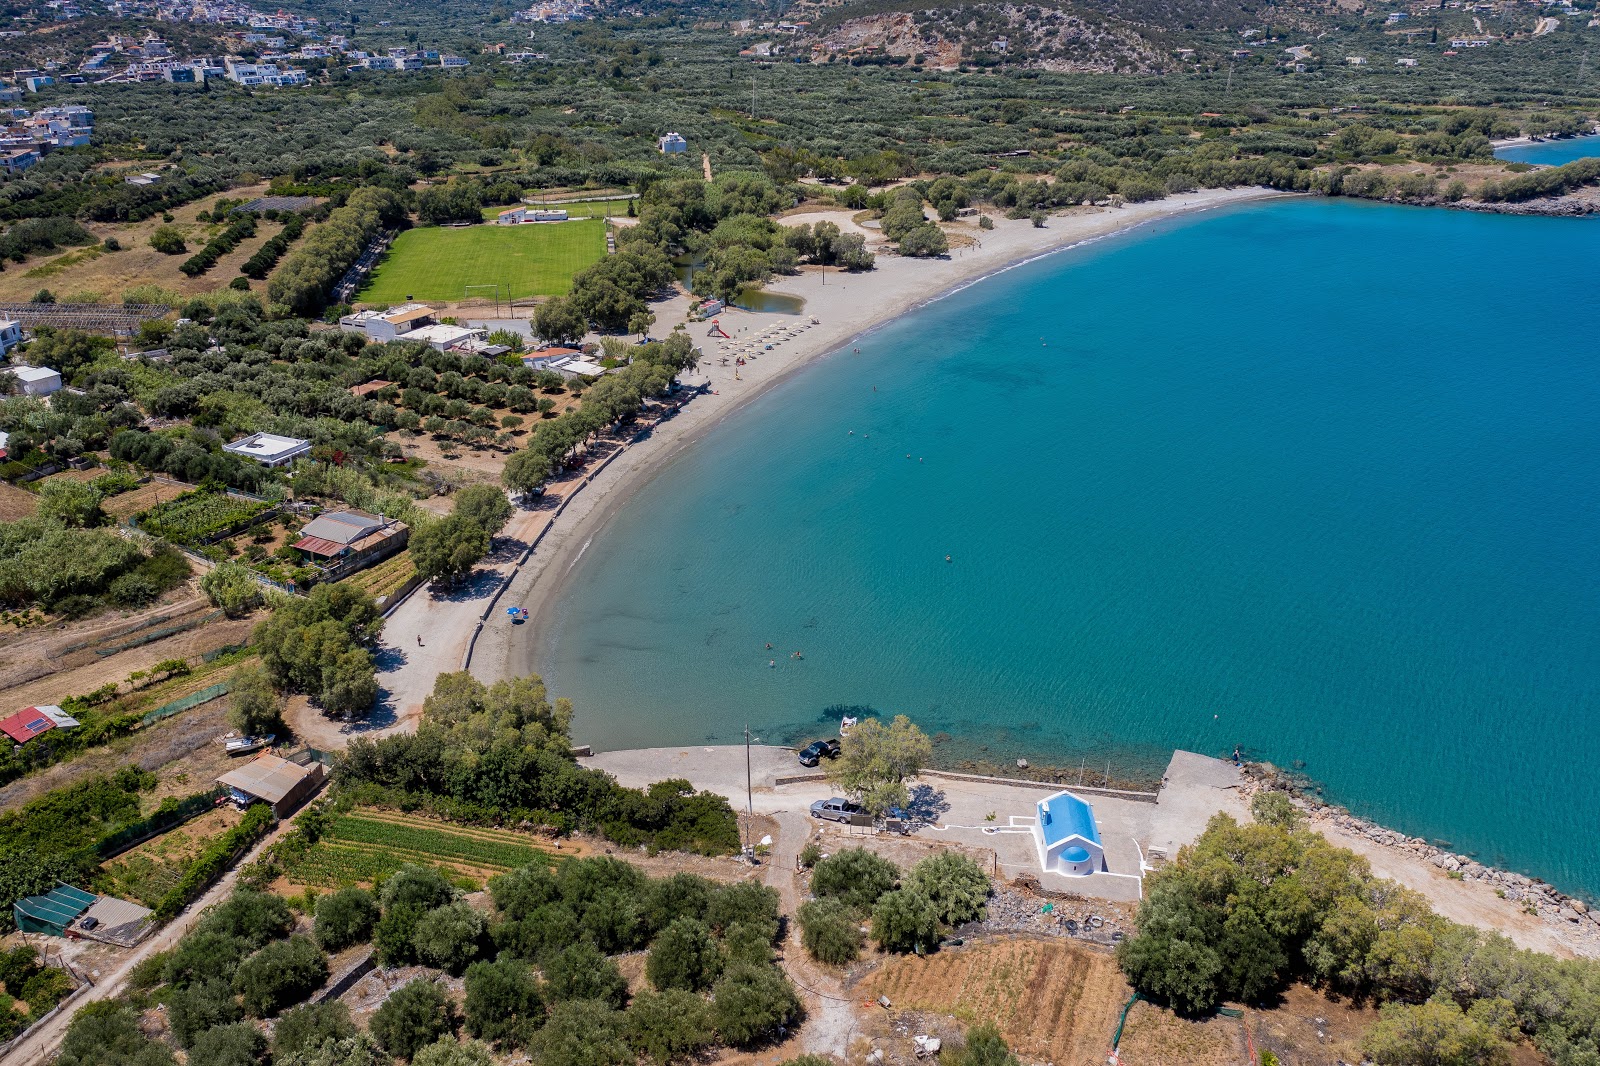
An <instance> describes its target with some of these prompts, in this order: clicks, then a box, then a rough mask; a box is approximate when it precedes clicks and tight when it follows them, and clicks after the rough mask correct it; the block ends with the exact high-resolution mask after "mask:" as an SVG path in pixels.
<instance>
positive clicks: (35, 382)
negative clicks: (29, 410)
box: [11, 366, 61, 396]
mask: <svg viewBox="0 0 1600 1066" xmlns="http://www.w3.org/2000/svg"><path fill="white" fill-rule="evenodd" d="M11 376H12V377H14V378H16V379H17V385H18V386H19V387H20V388H21V389H22V392H23V394H24V395H26V396H48V395H50V394H51V393H52V392H58V391H59V390H60V389H61V375H60V374H58V373H56V372H55V371H54V370H51V369H50V368H49V367H47V366H14V367H12V368H11Z"/></svg>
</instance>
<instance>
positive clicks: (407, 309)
mask: <svg viewBox="0 0 1600 1066" xmlns="http://www.w3.org/2000/svg"><path fill="white" fill-rule="evenodd" d="M433 323H434V310H433V308H431V307H429V306H427V305H426V304H401V305H400V306H399V307H391V308H389V309H388V310H387V311H357V312H356V313H355V314H353V315H345V316H344V317H343V318H341V319H339V328H340V329H344V330H348V331H350V332H351V333H365V334H366V335H367V339H368V340H370V341H376V342H379V343H382V342H384V341H393V340H399V339H400V335H401V334H402V333H409V332H411V331H412V330H417V329H421V328H422V327H423V326H431V325H432V324H433Z"/></svg>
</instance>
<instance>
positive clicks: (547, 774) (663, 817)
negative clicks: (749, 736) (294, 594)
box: [269, 586, 759, 950]
mask: <svg viewBox="0 0 1600 1066" xmlns="http://www.w3.org/2000/svg"><path fill="white" fill-rule="evenodd" d="M321 587H323V586H319V590H318V591H320V588H321ZM335 587H338V586H335ZM315 595H316V593H315V592H313V598H314V597H315ZM280 613H281V612H280ZM269 667H270V662H269ZM571 720H572V705H571V704H570V703H569V702H568V701H566V700H561V699H557V700H554V701H552V700H551V699H549V697H548V694H547V693H546V691H545V688H544V684H543V682H542V681H540V680H539V678H538V677H534V676H530V677H521V678H513V679H510V680H506V681H500V682H497V683H496V684H494V685H492V686H489V687H485V686H484V685H483V684H482V683H481V682H479V681H477V680H476V679H474V678H472V677H471V675H469V674H465V673H458V674H441V675H440V676H439V677H438V678H437V679H436V680H435V682H434V692H433V694H432V695H431V696H429V698H428V700H427V701H426V702H425V704H424V706H423V714H422V722H421V724H420V726H419V728H418V730H417V732H416V733H414V734H410V735H395V736H388V737H384V738H383V739H381V740H379V741H377V742H370V741H367V740H364V739H360V738H358V739H356V740H354V741H352V742H351V744H350V747H349V748H348V749H347V750H346V752H345V756H344V758H343V759H342V760H341V761H340V762H339V764H338V765H337V766H336V767H335V769H334V779H335V782H336V784H337V785H338V787H339V788H340V789H342V790H345V791H346V792H348V793H350V794H352V795H355V796H360V797H365V798H369V799H371V800H372V801H373V802H391V803H405V804H409V805H413V806H422V807H426V808H431V809H433V810H436V811H437V812H439V813H440V814H443V815H446V816H449V817H453V818H462V819H465V820H468V821H484V822H490V823H494V824H504V823H507V822H518V821H525V820H526V821H532V822H535V823H539V824H545V825H554V826H556V827H558V828H562V829H578V828H590V829H595V830H598V831H600V832H601V833H603V834H604V835H605V836H607V837H608V838H610V839H612V840H615V841H617V842H618V843H622V844H625V845H634V844H654V845H655V846H657V847H661V848H678V849H682V850H693V851H699V852H704V853H708V854H724V853H726V852H729V851H732V850H733V849H734V848H735V847H737V845H738V827H737V824H736V822H735V821H734V818H733V812H732V810H731V808H729V806H728V803H727V801H726V800H725V799H723V798H722V797H720V796H716V795H713V794H710V793H700V792H696V791H695V790H694V788H693V787H692V786H691V785H690V784H689V783H688V782H686V781H681V780H670V781H662V782H657V783H656V784H654V785H652V786H650V788H649V789H647V790H633V789H625V788H622V787H621V786H619V785H618V784H617V783H616V782H615V780H613V779H612V778H611V777H609V776H608V775H606V774H604V773H601V772H599V771H595V770H589V769H585V768H583V767H580V766H579V765H577V763H576V761H575V760H574V759H573V757H572V755H571V740H570V739H569V735H568V729H569V728H570V724H571ZM486 735H493V736H496V737H499V738H500V739H499V740H497V741H496V742H495V743H492V744H491V745H490V746H489V747H488V748H487V750H484V748H483V744H482V739H481V738H482V737H483V736H486ZM466 761H470V763H471V765H472V766H473V767H474V772H472V773H461V772H453V771H452V770H451V767H453V766H456V765H460V764H463V763H464V762H466ZM624 865H625V864H624ZM569 869H571V870H573V871H574V872H573V873H566V872H565V871H567V870H569ZM581 869H584V867H580V866H578V865H577V864H575V863H566V864H564V865H563V871H564V872H563V876H566V877H573V876H576V872H577V871H578V870H581ZM612 887H613V888H617V887H619V886H612ZM757 891H759V888H758V889H757ZM569 902H570V901H569ZM590 902H591V901H590V900H589V899H588V898H587V897H586V898H585V900H584V902H583V905H582V906H580V907H576V908H575V913H576V914H577V917H578V918H579V919H580V920H582V921H583V922H584V924H585V927H586V928H587V929H588V930H590V931H591V932H594V933H596V934H597V935H600V936H602V939H603V940H604V941H605V942H604V943H603V944H602V946H603V947H605V948H606V949H607V950H623V947H622V945H627V946H628V947H630V948H631V947H638V946H642V943H643V941H642V940H641V939H640V937H641V936H643V937H646V938H647V937H648V934H649V932H650V930H649V929H648V928H647V927H646V926H645V923H644V911H643V907H644V906H645V904H646V901H645V900H643V899H642V898H638V897H634V898H628V896H627V893H626V892H621V893H620V894H615V895H614V896H613V898H611V899H610V900H608V901H606V903H605V906H595V907H591V906H590ZM596 902H598V900H596ZM529 935H530V937H531V938H532V939H541V938H540V937H539V934H538V932H537V931H529Z"/></svg>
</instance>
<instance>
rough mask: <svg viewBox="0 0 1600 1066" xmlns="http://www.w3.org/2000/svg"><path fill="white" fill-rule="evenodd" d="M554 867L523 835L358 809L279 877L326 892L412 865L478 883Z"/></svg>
mask: <svg viewBox="0 0 1600 1066" xmlns="http://www.w3.org/2000/svg"><path fill="white" fill-rule="evenodd" d="M555 861H556V860H555V856H553V855H551V854H550V852H548V851H546V850H545V849H544V848H543V847H541V846H540V843H539V842H538V841H536V840H535V839H534V838H533V837H531V836H528V835H527V834H525V833H516V832H512V831H510V830H505V829H484V828H480V827H477V826H464V825H446V824H444V823H441V822H419V821H418V820H417V819H415V818H407V817H406V816H404V815H399V814H395V813H393V812H390V811H378V810H369V809H361V810H357V811H353V812H351V813H349V814H346V815H342V816H341V817H340V818H339V819H338V820H336V821H335V822H334V823H333V825H331V826H330V827H329V828H328V829H327V831H326V832H324V833H323V835H322V838H321V839H320V840H318V841H317V843H316V844H314V845H313V846H312V847H311V848H309V849H308V850H307V851H306V852H305V854H304V855H302V856H301V857H300V858H298V859H296V860H294V861H293V862H292V863H290V865H289V866H288V868H287V869H286V870H285V871H284V873H285V876H286V877H287V878H288V879H289V880H290V881H292V882H294V883H295V884H299V885H319V886H324V887H330V888H332V887H338V886H341V885H354V884H371V883H373V882H374V881H377V880H380V879H381V878H383V877H384V876H386V875H388V874H390V873H393V872H394V871H395V870H398V869H399V868H400V867H401V866H404V865H406V864H407V863H415V864H419V865H425V866H437V867H440V868H443V869H445V870H446V872H449V873H454V874H460V875H463V876H465V877H468V878H471V879H472V880H474V881H478V882H482V881H485V880H487V879H488V878H490V877H493V876H494V875H495V874H500V873H505V872H506V871H507V870H511V869H515V868H516V867H518V866H526V865H528V864H529V863H534V862H547V863H551V864H553V863H554V862H555Z"/></svg>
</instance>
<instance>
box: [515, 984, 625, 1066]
mask: <svg viewBox="0 0 1600 1066" xmlns="http://www.w3.org/2000/svg"><path fill="white" fill-rule="evenodd" d="M627 1024H628V1023H627V1018H626V1016H625V1015H624V1014H623V1013H622V1012H621V1011H619V1010H616V1009H614V1008H612V1007H611V1006H610V1005H609V1004H606V1003H603V1002H601V1001H599V1000H593V999H575V1000H568V1001H566V1002H562V1003H557V1004H555V1005H554V1006H553V1007H551V1009H550V1017H549V1019H548V1020H547V1021H546V1022H545V1024H544V1027H543V1028H541V1029H540V1030H539V1031H538V1032H537V1033H535V1034H534V1035H533V1039H532V1040H530V1041H529V1044H528V1050H529V1051H530V1052H531V1053H532V1056H533V1061H534V1062H537V1063H540V1064H541V1066H633V1064H634V1062H635V1061H636V1059H637V1056H636V1055H635V1054H634V1051H633V1049H632V1048H631V1047H629V1046H628V1042H627Z"/></svg>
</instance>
